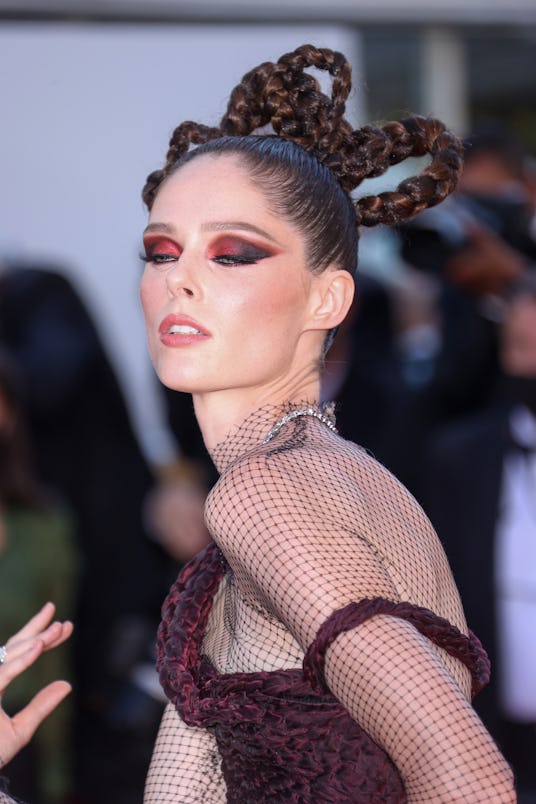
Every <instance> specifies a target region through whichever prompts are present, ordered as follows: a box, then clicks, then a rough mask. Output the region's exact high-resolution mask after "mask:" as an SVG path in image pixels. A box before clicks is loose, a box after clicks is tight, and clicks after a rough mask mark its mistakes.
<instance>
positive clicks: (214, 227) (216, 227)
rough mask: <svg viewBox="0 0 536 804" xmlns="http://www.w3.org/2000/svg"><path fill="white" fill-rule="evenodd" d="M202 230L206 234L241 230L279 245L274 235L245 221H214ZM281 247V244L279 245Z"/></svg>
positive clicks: (205, 224)
mask: <svg viewBox="0 0 536 804" xmlns="http://www.w3.org/2000/svg"><path fill="white" fill-rule="evenodd" d="M201 229H202V230H203V231H204V232H225V231H227V230H228V229H241V230H242V231H245V232H254V234H258V235H260V236H261V237H265V238H266V239H267V240H271V241H272V243H277V240H276V239H275V237H273V235H271V234H269V233H268V232H267V231H265V230H264V229H261V228H260V227H259V226H255V225H254V224H253V223H246V222H245V221H213V222H211V223H204V224H203V225H202V226H201ZM277 245H279V243H277Z"/></svg>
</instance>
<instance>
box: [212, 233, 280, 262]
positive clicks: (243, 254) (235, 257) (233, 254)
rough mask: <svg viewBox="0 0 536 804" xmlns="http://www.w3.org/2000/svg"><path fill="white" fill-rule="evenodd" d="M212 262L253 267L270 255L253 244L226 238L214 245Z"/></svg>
mask: <svg viewBox="0 0 536 804" xmlns="http://www.w3.org/2000/svg"><path fill="white" fill-rule="evenodd" d="M212 253H213V256H211V257H210V259H211V260H213V261H214V262H217V263H218V265H252V264H253V263H256V262H259V261H260V260H263V259H265V258H266V257H269V256H270V254H269V253H268V252H267V251H266V250H265V249H262V248H259V247H258V246H255V245H253V244H252V243H244V242H243V241H241V240H237V239H235V238H234V237H225V238H223V239H222V240H219V241H218V242H217V243H215V244H214V247H213V249H212Z"/></svg>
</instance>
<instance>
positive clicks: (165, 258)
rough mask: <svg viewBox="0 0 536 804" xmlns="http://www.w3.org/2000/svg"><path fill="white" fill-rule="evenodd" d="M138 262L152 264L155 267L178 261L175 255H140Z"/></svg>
mask: <svg viewBox="0 0 536 804" xmlns="http://www.w3.org/2000/svg"><path fill="white" fill-rule="evenodd" d="M140 260H142V261H143V262H154V263H155V264H156V265H163V264H164V263H166V262H175V260H178V255H176V254H140Z"/></svg>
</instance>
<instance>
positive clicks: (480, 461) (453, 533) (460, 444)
mask: <svg viewBox="0 0 536 804" xmlns="http://www.w3.org/2000/svg"><path fill="white" fill-rule="evenodd" d="M508 413H509V411H508V410H507V409H506V408H495V409H493V410H489V411H486V412H483V413H480V414H478V415H474V416H472V417H470V418H469V419H465V420H464V421H463V422H460V423H457V424H454V425H451V426H449V427H448V429H445V430H444V431H443V432H442V433H441V434H440V435H439V436H437V437H436V438H435V439H434V440H433V442H432V443H431V446H430V449H429V452H428V455H427V457H426V459H425V460H424V461H423V465H422V467H421V470H422V471H421V482H420V488H419V491H418V496H419V497H420V501H421V502H422V504H423V507H424V509H425V511H426V513H427V514H428V516H429V517H430V519H431V521H432V524H433V525H434V527H435V528H436V530H437V532H438V535H439V538H440V539H441V541H442V543H443V546H444V548H445V552H446V553H447V556H448V559H449V561H450V565H451V568H452V571H453V574H454V578H455V581H456V583H457V585H458V589H459V591H460V595H461V598H462V603H463V606H464V610H465V614H466V617H467V622H468V625H469V627H470V628H471V629H472V630H473V631H474V632H475V633H476V634H477V636H478V637H479V638H480V640H481V641H482V643H483V645H484V647H485V649H486V650H487V652H488V654H489V656H490V659H491V662H492V675H491V682H490V684H489V686H488V687H487V688H486V689H485V690H484V691H483V692H482V693H480V695H479V696H477V698H476V699H475V708H476V709H477V711H478V712H479V714H480V715H481V717H482V719H483V720H484V722H485V723H486V725H487V726H488V728H489V729H490V731H491V732H492V733H493V732H494V731H495V729H496V725H497V720H498V718H499V712H498V707H497V680H498V672H499V669H498V667H497V664H496V661H495V660H496V653H497V651H496V611H495V596H494V561H495V531H496V526H497V522H498V518H499V514H500V510H499V506H500V494H501V484H502V474H503V464H504V457H505V454H506V452H507V450H508V448H509V441H510V439H509V434H508Z"/></svg>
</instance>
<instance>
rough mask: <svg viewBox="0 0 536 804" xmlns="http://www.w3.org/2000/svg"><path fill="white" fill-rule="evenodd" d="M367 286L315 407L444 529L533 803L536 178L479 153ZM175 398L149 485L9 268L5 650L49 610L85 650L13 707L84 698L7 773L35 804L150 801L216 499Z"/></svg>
mask: <svg viewBox="0 0 536 804" xmlns="http://www.w3.org/2000/svg"><path fill="white" fill-rule="evenodd" d="M360 266H361V274H360V278H359V283H358V289H357V295H356V300H355V303H354V306H353V309H352V311H351V315H350V316H349V318H348V320H347V321H346V322H345V324H344V325H343V327H342V328H341V330H340V332H339V334H338V336H337V339H336V341H335V343H334V345H333V347H332V349H331V350H330V352H329V354H328V356H327V359H326V366H325V372H324V381H323V389H322V394H323V397H324V399H325V400H327V399H335V400H336V402H337V406H338V407H337V409H338V415H337V421H338V427H339V431H340V433H341V434H342V435H343V436H344V437H345V438H348V439H351V440H353V441H356V442H357V443H359V444H361V445H362V446H363V447H364V448H365V449H367V450H369V451H370V452H371V453H373V454H374V455H375V456H376V457H377V458H378V460H380V461H381V462H382V463H384V464H385V465H386V466H387V467H388V468H389V469H391V471H393V472H394V474H396V475H397V476H398V477H399V478H400V479H401V480H402V482H404V483H405V484H406V485H407V486H408V487H409V488H410V490H411V491H412V492H413V493H414V494H415V496H416V497H417V499H418V500H419V501H420V502H421V504H422V505H423V507H424V509H425V511H426V512H427V514H428V515H429V516H430V518H431V520H432V523H433V524H434V526H435V528H436V529H437V531H438V534H439V536H440V538H441V540H442V542H443V544H444V547H445V550H446V552H447V555H448V557H449V560H450V562H451V566H452V569H453V572H454V576H455V579H456V581H457V583H458V586H459V589H460V592H461V595H462V600H463V603H464V607H465V611H466V615H467V620H468V624H469V626H470V627H471V628H472V629H473V630H474V631H475V632H476V633H477V635H478V636H479V637H480V639H481V640H482V642H483V643H484V646H485V648H486V649H487V650H488V652H489V654H490V657H491V660H492V683H491V684H490V686H489V687H488V688H487V690H486V691H484V692H483V693H481V695H480V696H478V697H477V698H476V699H475V707H476V709H477V710H478V711H479V713H480V715H481V717H482V718H483V719H484V721H485V723H486V725H487V727H488V728H489V729H490V731H491V733H492V734H493V735H494V736H495V738H496V739H497V741H498V742H499V744H500V746H501V748H502V750H503V751H504V753H505V755H506V757H507V758H508V759H509V761H510V762H511V763H512V764H513V766H514V769H515V771H516V774H517V779H518V788H519V800H520V801H521V802H523V801H524V802H531V801H536V761H535V758H536V640H534V636H533V635H534V633H536V167H535V165H534V164H533V163H532V162H531V160H530V158H529V156H528V155H527V154H526V153H525V151H524V149H523V147H522V146H521V144H520V143H519V142H518V140H517V139H516V137H515V136H514V135H513V134H512V132H510V131H509V130H505V129H504V128H502V127H499V126H498V125H495V124H490V125H487V126H483V127H481V128H480V129H478V130H475V131H474V132H473V133H472V134H471V135H469V136H468V138H467V141H466V148H465V169H464V173H463V176H462V180H461V183H460V186H459V189H458V191H457V192H456V193H455V194H454V195H453V196H452V197H451V198H449V199H448V201H446V202H445V203H444V204H442V205H441V206H440V207H438V208H435V209H432V210H428V211H427V212H425V213H422V214H421V215H420V216H418V218H417V219H416V220H415V221H414V222H412V223H411V224H409V225H406V226H404V227H403V228H401V229H400V230H398V231H395V232H390V233H386V232H380V233H379V234H378V233H375V234H374V235H372V234H370V235H369V234H368V233H367V232H364V233H363V234H362V253H361V257H360ZM155 382H156V380H155ZM161 391H162V395H163V398H164V400H165V402H166V405H165V409H166V411H167V417H168V426H169V428H170V430H171V431H172V432H173V434H174V436H175V439H176V442H177V444H178V445H179V451H178V458H177V460H176V462H174V463H173V464H171V465H166V466H154V465H149V463H148V461H147V459H146V457H145V456H144V454H143V453H142V450H141V449H140V446H139V444H138V440H137V438H136V435H135V432H134V431H133V429H132V426H131V423H130V419H129V415H128V410H127V406H126V404H125V400H124V398H123V396H122V392H121V389H120V386H119V384H118V382H117V380H116V378H115V376H114V372H113V371H112V368H111V365H110V362H109V360H108V358H107V355H106V351H105V349H104V348H103V345H102V343H101V341H100V338H99V335H98V333H97V329H96V327H95V325H94V323H93V322H92V320H91V317H90V315H89V314H88V312H87V310H86V308H85V306H84V304H83V302H82V301H81V299H80V297H79V295H78V294H77V291H76V289H75V288H74V287H73V285H72V284H71V283H70V282H69V281H68V280H67V278H66V277H65V276H64V275H63V274H62V272H61V271H59V270H58V269H57V268H56V267H55V266H47V265H38V266H37V265H27V264H13V263H10V264H2V265H0V642H1V637H2V634H9V633H11V632H12V631H14V630H16V628H18V627H20V625H21V624H22V622H23V621H24V620H25V619H26V618H27V616H29V614H30V613H32V612H33V611H35V610H36V609H37V608H38V607H39V606H40V605H41V604H42V603H43V602H45V601H46V600H49V599H51V600H53V601H54V602H55V603H56V604H57V607H58V615H59V616H60V617H62V618H70V619H72V620H73V621H74V622H75V627H76V631H75V634H76V637H75V639H74V640H72V644H71V645H70V646H69V645H67V646H64V647H63V648H62V651H63V652H61V651H58V653H57V655H54V656H53V655H52V654H51V655H50V661H49V662H48V664H47V661H46V659H48V658H49V657H48V656H47V657H44V658H43V659H41V660H40V662H39V663H38V664H37V665H36V666H35V669H34V672H33V675H32V674H27V675H26V676H25V677H24V684H22V683H21V684H20V685H19V687H16V686H14V687H13V690H12V696H11V700H10V701H6V702H5V703H6V707H7V706H9V705H12V706H13V708H17V706H19V705H20V702H21V701H23V700H27V697H28V696H29V695H30V694H31V691H32V689H33V688H34V687H35V689H37V688H39V687H40V686H42V684H43V683H44V681H46V680H48V679H49V678H57V677H67V678H69V680H71V681H72V682H73V684H74V694H73V696H72V698H71V701H70V703H69V704H68V705H67V704H63V705H62V707H61V708H60V710H58V712H57V713H56V714H55V715H54V716H53V717H52V718H50V720H49V721H48V722H46V723H45V724H43V726H42V727H41V729H40V732H39V734H38V739H36V740H35V741H34V742H33V743H32V744H31V745H30V746H29V747H27V748H26V749H25V750H24V751H23V752H22V753H21V754H20V756H19V757H18V758H17V759H16V760H15V761H14V762H13V764H12V765H10V771H9V775H10V779H11V789H12V792H13V794H14V795H16V796H19V797H20V798H22V799H23V800H27V801H29V802H31V804H96V803H97V802H98V804H108V802H110V804H111V802H114V804H121V802H125V803H126V802H129V804H132V802H135V801H140V802H141V800H142V791H143V782H144V778H145V774H146V771H147V767H148V763H149V758H150V753H151V747H152V743H153V741H154V737H155V734H156V730H157V728H158V723H159V720H160V716H161V713H162V709H163V705H164V703H163V700H162V696H161V693H160V691H159V686H158V680H157V678H156V674H155V672H154V655H153V652H154V639H155V632H156V628H157V625H158V620H159V610H160V605H161V602H162V600H163V598H164V596H165V593H166V591H167V588H168V586H169V584H170V583H171V581H172V580H173V578H174V576H175V574H176V572H177V570H178V568H179V566H180V565H181V564H182V563H184V562H185V561H186V560H188V559H189V558H190V557H191V556H192V555H194V554H195V553H196V552H197V551H198V550H199V549H201V548H202V547H203V546H204V545H205V544H206V543H207V541H208V534H207V532H206V529H205V526H204V523H203V515H202V509H203V502H204V498H205V495H206V492H207V490H208V489H209V488H210V486H211V485H212V483H213V482H214V480H215V479H216V474H215V470H214V467H213V466H212V464H211V462H210V460H209V458H208V455H207V453H206V451H205V449H204V446H203V443H202V439H201V436H200V433H199V430H198V428H197V424H196V422H195V418H194V416H193V409H192V403H191V400H190V398H189V396H187V395H185V394H179V393H174V392H170V391H167V390H165V389H163V388H162V389H161ZM54 663H55V664H54ZM58 665H59V666H58ZM10 692H11V690H10Z"/></svg>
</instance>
